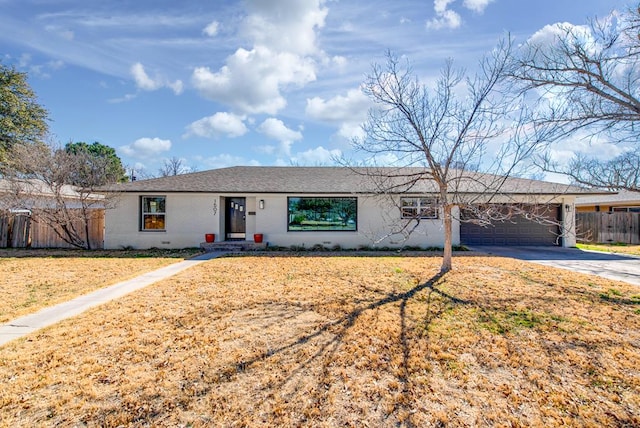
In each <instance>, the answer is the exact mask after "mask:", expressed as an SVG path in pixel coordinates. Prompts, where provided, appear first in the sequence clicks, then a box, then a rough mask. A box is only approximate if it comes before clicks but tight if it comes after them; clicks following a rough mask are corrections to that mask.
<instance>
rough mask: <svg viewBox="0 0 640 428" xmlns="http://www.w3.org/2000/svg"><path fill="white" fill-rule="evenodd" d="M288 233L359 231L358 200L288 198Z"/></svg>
mask: <svg viewBox="0 0 640 428" xmlns="http://www.w3.org/2000/svg"><path fill="white" fill-rule="evenodd" d="M287 208H288V209H287V231H289V232H298V231H300V232H325V231H336V232H341V231H346V232H355V231H357V230H358V199H357V198H351V197H336V198H327V197H318V198H310V197H289V198H287Z"/></svg>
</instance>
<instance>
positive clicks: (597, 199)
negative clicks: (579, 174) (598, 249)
mask: <svg viewBox="0 0 640 428" xmlns="http://www.w3.org/2000/svg"><path fill="white" fill-rule="evenodd" d="M576 210H577V211H578V212H577V214H576V225H577V227H576V230H577V236H578V241H581V242H597V243H607V244H611V243H624V244H632V245H638V244H640V192H630V191H628V190H621V191H619V192H618V193H609V194H606V195H589V196H582V197H579V198H577V199H576Z"/></svg>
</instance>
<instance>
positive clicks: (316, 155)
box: [291, 146, 342, 165]
mask: <svg viewBox="0 0 640 428" xmlns="http://www.w3.org/2000/svg"><path fill="white" fill-rule="evenodd" d="M341 156H342V151H340V150H339V149H333V150H327V149H325V148H324V147H322V146H319V147H316V148H315V149H309V150H307V151H304V152H300V153H297V154H296V155H295V156H294V157H292V158H291V162H292V163H293V164H296V165H333V164H335V159H337V158H339V157H341Z"/></svg>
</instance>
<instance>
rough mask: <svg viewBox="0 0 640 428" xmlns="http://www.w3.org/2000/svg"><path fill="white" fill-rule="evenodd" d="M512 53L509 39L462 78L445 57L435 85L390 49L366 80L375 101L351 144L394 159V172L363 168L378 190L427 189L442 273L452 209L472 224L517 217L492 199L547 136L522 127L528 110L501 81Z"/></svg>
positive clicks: (409, 226) (448, 259) (406, 228)
mask: <svg viewBox="0 0 640 428" xmlns="http://www.w3.org/2000/svg"><path fill="white" fill-rule="evenodd" d="M511 51H512V46H511V43H510V41H509V40H507V41H505V42H503V43H501V44H500V45H499V46H498V47H497V48H496V49H494V50H493V51H492V52H491V54H490V55H488V56H487V57H485V58H484V59H483V60H482V61H481V63H480V67H479V72H478V74H477V75H476V76H474V77H466V76H465V73H464V71H463V70H456V69H455V68H454V67H453V63H452V61H448V62H447V63H446V65H445V66H444V68H443V69H442V72H441V75H440V78H439V79H438V81H437V84H436V85H435V88H433V89H431V88H429V87H428V86H426V85H423V84H422V83H420V81H419V80H418V79H417V77H415V73H414V72H413V71H412V70H411V68H410V67H409V66H408V65H407V66H406V67H403V66H402V65H401V64H400V62H399V61H398V59H397V58H396V57H394V56H393V55H391V54H388V55H387V63H386V66H385V67H380V66H379V65H374V67H373V70H372V72H371V74H370V75H369V76H368V78H367V80H366V82H365V84H364V92H365V93H366V94H367V95H368V96H369V97H370V98H371V99H372V100H373V101H374V103H375V107H374V108H373V109H371V110H370V112H369V118H368V120H367V122H366V123H365V125H364V131H365V136H364V137H363V138H361V139H359V140H356V141H355V142H354V144H355V147H356V148H357V149H359V150H360V151H362V152H364V153H366V154H368V155H370V156H371V157H372V160H370V161H368V162H369V163H371V162H376V159H380V158H381V157H388V156H390V155H391V156H393V157H394V158H396V160H395V164H396V165H398V168H397V169H395V170H394V169H389V168H376V167H370V168H366V171H367V172H366V174H367V175H368V176H369V177H371V178H372V179H373V180H374V181H375V183H376V184H375V185H376V187H377V192H378V193H379V194H383V195H391V197H392V198H393V195H398V194H402V193H406V192H410V191H412V189H417V188H421V189H431V192H432V194H433V195H434V196H435V197H436V198H437V200H438V204H439V207H440V208H441V209H442V215H443V221H444V232H445V242H444V257H443V262H442V266H441V270H442V271H443V272H446V271H448V270H450V269H451V267H452V220H453V218H454V215H457V214H456V213H455V211H456V210H455V209H454V208H456V209H460V208H469V209H471V210H472V211H473V214H474V216H473V220H472V221H475V222H490V221H492V220H496V219H505V218H508V217H509V216H512V215H514V214H515V212H514V211H513V210H510V211H508V212H505V211H504V209H502V208H503V207H504V205H497V204H492V201H497V198H496V196H497V195H498V194H499V193H500V191H501V189H502V186H503V185H504V183H505V181H506V180H507V177H508V176H510V175H513V174H515V173H516V172H519V173H521V172H522V170H519V169H518V168H519V167H521V166H524V165H525V161H526V160H527V159H529V157H530V156H531V154H532V153H533V152H534V151H535V150H536V149H537V143H538V142H539V141H543V140H540V138H545V137H546V134H545V132H544V129H533V130H531V129H527V128H526V127H524V126H523V125H524V124H526V123H527V122H528V120H529V118H528V117H527V114H528V112H527V110H526V109H524V108H523V107H522V106H521V105H520V103H519V102H518V101H519V100H518V99H517V98H515V97H514V96H513V92H512V91H510V89H512V88H508V87H504V86H503V84H504V83H505V78H506V76H507V74H508V66H509V64H510V55H511ZM498 141H502V142H503V143H498ZM492 145H497V146H499V147H497V148H496V147H492ZM479 169H482V170H483V171H485V172H494V173H495V174H487V173H480V172H478V170H479ZM358 170H359V169H357V168H354V171H358ZM470 190H471V191H470ZM471 195H473V196H471ZM396 199H397V198H396ZM480 202H482V204H480ZM399 208H400V209H403V207H402V206H400V207H399ZM419 219H420V214H419V213H417V215H416V216H415V218H413V219H410V220H413V221H405V222H402V223H400V224H399V225H398V228H397V229H396V230H395V231H393V232H392V233H401V234H404V235H409V234H411V233H412V232H413V230H415V228H416V227H417V224H418V223H419V221H420V220H419Z"/></svg>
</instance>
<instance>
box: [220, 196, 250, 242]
mask: <svg viewBox="0 0 640 428" xmlns="http://www.w3.org/2000/svg"><path fill="white" fill-rule="evenodd" d="M225 205H226V213H227V215H226V219H227V220H226V239H227V240H236V239H237V240H244V239H246V236H247V235H246V230H247V221H246V219H247V217H246V216H247V206H246V205H247V201H246V199H245V198H227V199H226V203H225Z"/></svg>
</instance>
